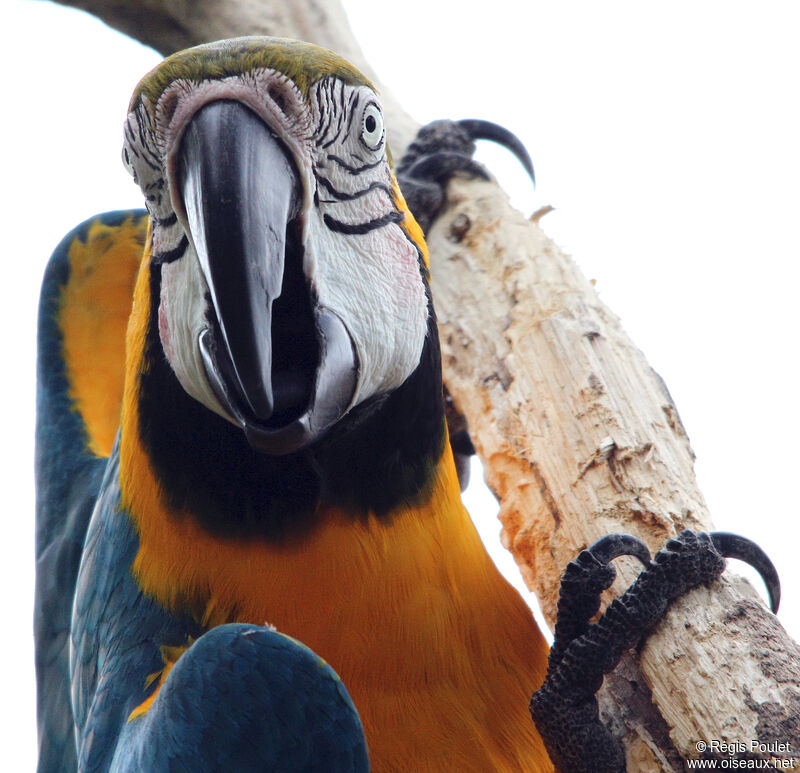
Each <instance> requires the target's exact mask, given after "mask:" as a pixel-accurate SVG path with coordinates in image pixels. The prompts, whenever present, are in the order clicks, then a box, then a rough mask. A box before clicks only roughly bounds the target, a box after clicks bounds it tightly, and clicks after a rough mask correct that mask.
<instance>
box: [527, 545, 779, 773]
mask: <svg viewBox="0 0 800 773" xmlns="http://www.w3.org/2000/svg"><path fill="white" fill-rule="evenodd" d="M622 555H630V556H634V557H636V558H637V559H639V561H641V562H642V564H644V566H645V567H646V568H645V570H644V571H643V572H642V573H641V574H640V575H639V577H638V578H637V580H636V581H635V582H634V583H633V585H631V587H630V588H629V589H628V590H627V591H626V592H625V593H624V594H623V595H622V596H621V597H620V598H618V599H615V600H614V601H613V602H612V603H611V604H610V605H609V607H608V609H607V610H606V612H605V614H604V615H603V616H602V617H601V618H600V620H599V621H598V622H596V623H593V622H590V618H591V617H593V616H594V615H595V614H596V613H597V611H598V609H599V608H600V594H601V593H602V591H604V590H605V589H606V588H608V587H610V586H611V583H612V582H613V581H614V577H615V576H616V571H615V570H614V568H613V566H612V565H611V563H610V562H611V561H612V560H613V559H615V558H618V557H619V556H622ZM726 557H728V558H738V559H741V560H743V561H747V563H749V564H751V565H752V566H753V567H755V568H756V569H757V570H758V571H759V572H760V573H761V576H762V577H763V578H764V582H765V583H766V585H767V590H768V592H769V597H770V604H771V606H772V610H773V612H775V611H777V609H778V603H779V601H780V583H779V581H778V575H777V572H776V571H775V567H774V566H773V564H772V562H771V561H770V560H769V558H768V557H767V555H766V554H765V553H764V551H763V550H761V548H759V547H758V546H757V545H755V544H754V543H752V542H750V541H749V540H747V539H745V538H744V537H739V536H737V535H735V534H728V533H726V532H714V533H711V534H705V533H700V534H695V533H693V532H691V531H684V532H681V534H680V535H679V536H678V537H677V538H676V539H671V540H669V541H668V542H667V544H666V546H665V547H664V549H663V550H661V551H659V553H658V554H657V555H656V557H655V558H654V559H653V561H652V562H651V561H650V555H649V551H648V550H647V547H646V546H645V545H644V543H643V542H641V541H640V540H638V539H637V538H636V537H632V536H630V535H628V534H614V535H610V536H608V537H604V538H603V539H601V540H599V541H598V542H596V543H595V544H594V545H592V546H591V547H590V548H588V549H587V550H584V551H582V552H581V553H580V555H579V556H578V557H577V558H576V559H575V560H574V561H572V562H570V563H569V564H568V566H567V568H566V571H565V572H564V576H563V578H562V581H561V593H560V597H559V601H558V617H557V621H556V630H555V639H554V642H553V647H552V649H551V650H550V659H549V664H548V672H547V678H546V679H545V682H544V684H543V685H542V687H541V688H540V689H539V690H538V691H537V692H536V693H535V694H534V696H533V698H532V699H531V705H530V708H531V714H532V716H533V719H534V721H535V722H536V727H537V729H538V730H539V733H540V734H541V736H542V739H543V740H544V742H545V745H546V746H547V750H548V752H549V754H550V757H551V758H552V760H553V762H554V763H555V765H556V767H557V768H559V769H560V770H563V771H569V773H584V772H585V773H624V771H625V755H624V753H623V750H622V748H621V746H620V745H619V743H618V742H617V741H616V739H615V738H614V737H613V736H612V735H611V733H610V732H609V730H608V729H607V728H606V727H605V726H604V725H603V724H602V723H601V722H600V718H599V714H598V707H597V699H596V697H595V693H596V692H597V690H598V689H599V688H600V685H601V684H602V682H603V675H604V674H607V673H609V672H610V671H612V670H613V669H614V668H615V667H616V665H617V663H618V662H619V660H620V658H621V657H622V653H623V652H624V651H625V650H626V649H628V648H629V647H631V646H632V645H634V644H635V643H636V642H637V641H639V640H640V639H641V638H642V636H643V635H644V634H645V633H646V632H647V631H648V630H649V629H651V628H652V627H653V626H655V625H656V623H658V622H659V620H661V618H662V617H663V615H664V613H665V612H666V609H667V606H668V605H669V603H670V602H671V601H673V600H674V599H676V598H677V597H678V596H681V595H683V594H684V593H686V592H687V591H689V590H691V589H692V588H695V587H697V586H698V585H700V584H701V583H707V582H710V581H711V580H714V579H716V578H717V577H719V576H720V574H722V571H723V569H724V568H725V558H726Z"/></svg>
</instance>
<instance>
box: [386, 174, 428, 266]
mask: <svg viewBox="0 0 800 773" xmlns="http://www.w3.org/2000/svg"><path fill="white" fill-rule="evenodd" d="M392 192H393V195H394V204H395V206H396V207H397V209H398V210H399V211H400V212H402V213H403V222H402V223H401V227H402V229H403V230H404V231H405V232H406V235H407V236H408V238H409V239H411V241H412V242H414V244H415V245H416V246H417V247H418V248H419V251H420V253H421V254H422V260H423V262H424V264H425V268H426V269H428V270H430V267H431V260H430V255H429V254H428V245H427V244H426V243H425V235H424V234H423V233H422V228H420V226H419V223H418V222H417V221H416V219H415V218H414V215H412V214H411V210H410V209H409V208H408V204H406V200H405V198H404V196H403V194H402V192H401V191H400V186H399V185H398V184H397V178H396V177H395V176H394V174H392Z"/></svg>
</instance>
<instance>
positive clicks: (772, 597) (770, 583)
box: [709, 531, 781, 614]
mask: <svg viewBox="0 0 800 773" xmlns="http://www.w3.org/2000/svg"><path fill="white" fill-rule="evenodd" d="M709 536H710V537H711V541H712V542H713V543H714V547H715V548H716V549H717V550H718V551H719V554H720V555H721V556H724V557H725V558H737V559H739V560H740V561H744V562H745V563H747V564H750V566H752V567H753V568H754V569H755V570H756V571H757V572H758V573H759V574H760V575H761V579H762V580H764V585H766V586H767V593H768V594H769V605H770V608H771V609H772V612H773V614H774V613H776V612H777V611H778V607H779V606H780V603H781V581H780V579H779V577H778V571H777V569H775V565H774V564H773V563H772V561H771V560H770V558H769V556H768V555H767V554H766V553H765V552H764V551H763V550H762V549H761V548H760V547H759V546H758V545H756V543H755V542H751V541H750V540H749V539H747V538H746V537H742V536H740V535H738V534H731V533H730V532H727V531H715V532H712V533H711V534H710V535H709Z"/></svg>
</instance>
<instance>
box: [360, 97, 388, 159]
mask: <svg viewBox="0 0 800 773" xmlns="http://www.w3.org/2000/svg"><path fill="white" fill-rule="evenodd" d="M361 141H362V142H363V143H364V144H365V145H366V146H367V147H368V148H369V149H370V150H377V149H378V148H379V147H380V146H381V143H382V142H383V115H382V114H381V109H380V108H379V107H378V106H377V105H376V104H375V103H374V102H370V103H369V104H368V105H367V107H366V109H365V110H364V115H363V116H362V118H361Z"/></svg>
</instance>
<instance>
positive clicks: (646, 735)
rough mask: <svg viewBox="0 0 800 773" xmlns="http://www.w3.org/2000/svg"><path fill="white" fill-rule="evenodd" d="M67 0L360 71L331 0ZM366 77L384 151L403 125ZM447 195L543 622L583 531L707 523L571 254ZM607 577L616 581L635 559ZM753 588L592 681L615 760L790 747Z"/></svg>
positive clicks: (626, 577) (442, 250) (177, 44)
mask: <svg viewBox="0 0 800 773" xmlns="http://www.w3.org/2000/svg"><path fill="white" fill-rule="evenodd" d="M64 4H66V5H72V6H76V7H80V8H83V9H84V10H88V11H90V12H91V13H94V14H96V15H97V16H99V17H100V18H101V19H103V20H104V21H106V22H107V23H108V24H110V25H111V26H113V27H116V28H117V29H120V30H122V31H123V32H126V33H127V34H129V35H132V36H133V37H135V38H137V39H138V40H140V41H142V42H143V43H146V44H148V45H151V46H153V47H155V48H156V49H158V50H159V51H161V52H162V53H164V54H168V53H171V52H172V51H174V50H177V49H180V48H183V47H186V46H189V45H194V44H196V43H199V42H203V41H206V40H212V39H217V38H222V37H232V36H236V35H243V34H268V35H282V36H288V37H297V38H302V39H306V40H310V41H312V42H315V43H318V44H320V45H323V46H326V47H328V48H331V49H334V50H336V51H338V52H339V53H341V54H343V55H344V56H345V57H347V58H348V59H350V60H351V61H352V62H353V63H354V64H356V65H357V66H359V67H360V68H362V69H363V70H364V71H365V72H367V73H368V74H370V75H371V76H372V75H373V74H372V73H371V71H370V68H369V66H368V65H367V63H366V62H365V61H364V59H363V55H362V54H361V52H360V49H359V47H358V44H357V43H356V41H355V40H354V38H353V36H352V33H351V32H350V29H349V26H348V24H347V21H346V17H345V15H344V12H343V10H342V8H341V6H340V4H339V2H338V0H295V1H294V2H292V3H280V2H277V1H276V0H238V2H237V0H200V1H199V2H190V1H189V0H183V2H176V1H175V0H116V1H115V2H108V1H107V0H69V1H68V2H64ZM432 77H435V75H432ZM380 88H381V92H382V95H383V101H384V103H385V106H386V108H387V124H388V125H389V127H390V141H391V143H392V145H393V148H394V151H395V156H396V157H399V155H401V153H402V150H403V149H404V148H405V147H406V145H407V144H408V142H409V141H410V139H411V138H412V136H413V133H414V130H415V125H414V123H413V121H411V119H410V118H409V117H408V116H407V115H406V114H405V113H404V112H403V110H402V109H401V108H400V107H399V106H398V105H397V104H396V102H395V100H393V99H392V97H391V94H390V93H389V92H388V91H387V90H386V88H385V87H382V86H381V87H380ZM442 117H448V116H442ZM449 201H450V203H449V207H448V209H447V211H446V212H445V213H443V215H442V216H441V217H440V218H439V220H438V221H437V222H436V224H435V225H434V227H433V229H432V232H431V234H430V238H429V243H430V247H431V254H432V261H433V276H434V285H433V292H434V299H435V303H436V308H437V312H438V315H439V322H440V331H441V339H442V346H443V356H444V367H445V380H446V382H447V386H448V388H449V390H450V392H451V394H452V395H453V397H454V398H455V400H456V402H457V404H458V405H459V407H460V408H461V410H462V411H463V412H464V413H465V414H466V416H467V418H468V419H469V422H470V428H471V432H472V435H473V439H474V440H475V443H476V446H477V448H478V451H479V454H480V456H481V458H482V460H483V462H484V466H485V469H486V475H487V480H488V482H489V484H490V486H491V487H492V488H493V490H494V491H495V493H496V494H497V495H498V497H499V499H500V501H501V520H502V523H503V539H504V542H505V544H506V545H507V547H508V548H509V549H510V550H511V551H512V553H513V554H514V556H515V558H516V560H517V562H518V564H519V566H520V569H521V571H522V574H523V576H524V578H525V581H526V582H527V584H528V586H529V587H530V588H531V589H532V590H534V591H535V592H536V593H537V595H538V597H539V599H540V600H541V603H542V607H543V609H544V611H545V614H546V616H547V617H548V619H549V620H551V621H552V619H553V614H554V609H555V600H556V594H557V590H558V580H559V577H560V574H561V572H562V570H563V567H564V565H565V564H566V563H567V562H568V561H569V560H571V559H572V558H573V557H574V556H575V554H576V553H577V552H578V551H579V550H580V549H581V548H583V547H586V546H587V545H588V544H589V543H590V542H592V541H593V540H594V539H595V538H597V537H599V536H602V535H603V534H607V533H610V532H618V531H627V532H630V533H633V534H636V535H638V536H639V537H641V538H642V539H644V540H645V541H646V542H647V543H648V544H649V545H650V547H651V549H652V550H657V549H658V548H659V547H660V546H661V545H662V544H663V542H664V541H665V539H666V538H667V537H668V536H671V535H674V534H675V533H677V532H678V531H680V529H682V528H687V527H688V528H692V529H702V530H708V529H711V528H712V524H711V521H710V518H709V515H708V512H707V508H706V505H705V502H704V500H703V497H702V495H701V493H700V492H699V490H698V488H697V483H696V481H695V477H694V472H693V461H694V455H693V453H692V450H691V448H690V446H689V441H688V438H687V436H686V433H685V431H684V429H683V426H682V425H681V422H680V418H679V417H678V412H677V410H676V408H675V406H674V404H673V402H672V400H671V399H670V396H669V394H668V392H667V390H666V388H665V386H664V384H663V383H662V381H661V380H660V378H659V377H658V376H657V375H656V374H655V373H654V372H653V371H652V369H651V368H650V367H649V366H648V364H647V362H646V360H645V359H644V357H643V356H642V354H641V353H640V352H639V351H638V350H637V349H636V348H635V347H634V346H633V344H632V343H631V341H630V340H629V338H628V337H627V336H626V335H625V333H624V331H623V330H622V328H621V326H620V324H619V321H618V320H617V318H616V317H615V316H614V315H613V314H612V313H611V312H610V311H609V310H608V309H607V308H606V307H605V306H604V305H603V304H602V303H601V302H600V300H599V299H598V297H597V295H596V294H595V292H594V289H593V288H592V286H591V285H590V283H589V282H587V281H586V279H585V278H584V277H583V276H582V275H581V274H580V272H579V271H578V269H577V268H576V266H575V265H574V263H573V262H572V261H571V260H570V259H569V258H568V257H567V256H566V255H564V253H563V252H561V251H560V250H559V249H558V247H557V246H556V245H555V244H553V243H552V242H551V241H550V240H549V239H547V237H546V236H545V235H544V234H543V233H542V231H541V230H540V229H539V228H538V226H537V225H536V224H534V223H531V222H527V221H525V220H524V218H522V217H521V215H520V214H519V213H518V212H516V211H515V210H513V209H512V208H510V206H509V205H508V202H507V200H506V198H505V196H504V195H503V194H502V192H501V191H500V190H499V189H498V188H497V187H496V186H494V185H491V184H487V183H481V182H464V181H456V182H454V183H453V184H451V186H450V190H449ZM665 324H668V321H665ZM748 536H756V537H757V535H748ZM619 563H624V560H623V561H622V562H619ZM620 574H621V577H622V582H621V583H620V582H619V581H618V586H619V587H617V588H616V589H615V590H616V591H617V592H619V590H620V588H621V587H624V586H626V585H627V584H628V583H629V582H630V581H631V579H632V577H633V569H632V566H631V565H627V566H624V567H623V568H622V570H621V572H620ZM756 599H757V597H756V596H755V593H754V591H753V590H752V588H750V587H749V586H748V585H747V584H746V583H745V582H744V581H742V580H739V579H738V578H731V577H730V575H728V576H726V578H723V580H722V581H720V582H717V583H715V584H714V586H713V588H711V589H706V588H701V589H698V590H696V591H694V592H693V593H691V594H689V595H687V596H686V597H685V598H683V599H681V600H680V601H679V602H677V603H676V604H675V605H674V606H673V608H672V610H671V611H670V612H669V613H668V615H667V617H666V619H665V620H664V622H663V623H662V624H661V625H660V626H659V627H658V628H657V630H656V631H655V632H654V633H653V634H652V635H651V636H650V638H649V639H648V640H647V643H646V645H645V646H644V647H643V649H642V651H641V652H640V653H638V654H633V653H632V654H630V655H629V656H628V657H627V658H626V659H625V661H624V662H623V663H622V664H621V668H620V669H619V670H618V672H617V674H616V676H615V677H613V678H610V679H607V680H606V686H605V687H604V688H603V695H602V701H601V705H602V707H603V711H604V714H605V718H606V720H607V721H608V722H609V723H610V724H611V725H612V726H613V727H614V728H615V730H616V731H617V733H618V735H619V736H620V737H623V738H624V742H625V744H626V748H627V753H628V760H629V768H630V770H632V771H633V770H638V771H651V770H669V771H672V770H682V769H683V768H682V763H681V762H680V757H695V756H697V752H696V747H695V744H696V742H697V741H710V740H712V739H718V740H724V741H729V742H736V741H738V742H748V741H750V740H751V739H761V740H762V741H773V742H786V741H789V742H792V743H793V750H794V753H795V755H797V754H798V753H800V719H799V718H800V665H798V664H799V663H800V658H798V655H800V652H798V648H797V645H796V644H795V643H794V642H793V641H792V640H791V639H790V638H789V637H788V636H787V634H786V633H785V632H784V631H783V629H782V628H781V627H780V625H779V624H778V623H777V621H776V620H775V618H774V617H773V616H772V615H771V614H770V613H769V612H767V611H766V609H765V608H764V606H763V605H762V604H761V603H760V602H759V601H757V600H756ZM639 667H641V670H640V668H639ZM651 699H652V702H651ZM656 707H657V710H656Z"/></svg>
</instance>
